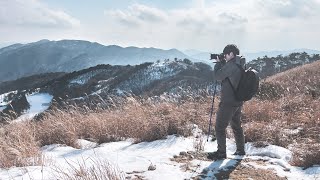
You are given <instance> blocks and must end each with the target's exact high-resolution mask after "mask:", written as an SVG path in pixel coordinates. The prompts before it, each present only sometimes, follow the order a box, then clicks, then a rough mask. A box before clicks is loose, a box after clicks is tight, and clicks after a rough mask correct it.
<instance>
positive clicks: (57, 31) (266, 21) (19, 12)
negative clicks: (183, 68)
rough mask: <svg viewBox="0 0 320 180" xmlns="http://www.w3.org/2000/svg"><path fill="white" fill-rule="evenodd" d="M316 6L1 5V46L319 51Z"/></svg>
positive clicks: (35, 1)
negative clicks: (83, 43)
mask: <svg viewBox="0 0 320 180" xmlns="http://www.w3.org/2000/svg"><path fill="white" fill-rule="evenodd" d="M319 9H320V0H242V1H241V0H229V1H224V0H153V1H150V0H120V1H119V0H118V1H117V0H114V1H112V0H94V1H88V0H67V1H57V0H1V1H0V46H1V45H2V46H3V45H8V44H10V43H28V42H34V41H38V40H41V39H49V40H61V39H80V40H88V41H92V42H98V43H101V44H104V45H114V44H115V45H120V46H123V47H128V46H137V47H155V48H161V49H171V48H177V49H180V50H187V49H197V50H202V51H222V49H223V47H224V46H225V45H227V44H236V45H238V47H239V48H240V50H244V51H246V52H257V51H271V50H290V49H298V48H309V49H315V50H320V45H319V37H320V21H319V19H320V11H319Z"/></svg>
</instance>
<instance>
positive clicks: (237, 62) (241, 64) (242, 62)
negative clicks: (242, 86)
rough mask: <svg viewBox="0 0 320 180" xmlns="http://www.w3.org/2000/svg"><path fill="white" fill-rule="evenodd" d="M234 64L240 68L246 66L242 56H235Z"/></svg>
mask: <svg viewBox="0 0 320 180" xmlns="http://www.w3.org/2000/svg"><path fill="white" fill-rule="evenodd" d="M236 64H239V65H240V66H241V67H244V65H245V64H246V58H245V57H244V56H240V55H237V56H236Z"/></svg>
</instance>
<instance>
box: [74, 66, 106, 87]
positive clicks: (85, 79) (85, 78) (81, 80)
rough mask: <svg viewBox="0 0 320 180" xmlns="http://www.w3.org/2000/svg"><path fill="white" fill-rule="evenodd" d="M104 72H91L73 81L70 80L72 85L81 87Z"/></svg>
mask: <svg viewBox="0 0 320 180" xmlns="http://www.w3.org/2000/svg"><path fill="white" fill-rule="evenodd" d="M102 71H104V70H95V71H90V72H87V73H84V74H81V75H79V76H77V77H75V78H73V79H71V80H70V82H69V83H70V85H72V84H80V85H84V84H86V83H87V82H88V81H89V80H90V79H91V78H92V77H94V76H95V75H97V74H98V73H100V72H102Z"/></svg>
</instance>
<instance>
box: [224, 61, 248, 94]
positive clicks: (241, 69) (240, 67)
mask: <svg viewBox="0 0 320 180" xmlns="http://www.w3.org/2000/svg"><path fill="white" fill-rule="evenodd" d="M235 64H236V65H237V67H239V69H240V71H241V77H242V73H243V71H245V70H244V69H243V68H242V66H241V65H240V64H237V63H235ZM241 77H240V78H241ZM227 79H228V81H229V84H230V85H231V88H232V90H233V92H234V94H236V89H235V88H234V86H233V85H232V83H231V81H230V78H229V77H227ZM238 86H239V84H238Z"/></svg>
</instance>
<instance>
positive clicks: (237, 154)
mask: <svg viewBox="0 0 320 180" xmlns="http://www.w3.org/2000/svg"><path fill="white" fill-rule="evenodd" d="M233 155H236V156H244V155H246V152H245V151H244V150H236V152H235V153H233Z"/></svg>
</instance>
